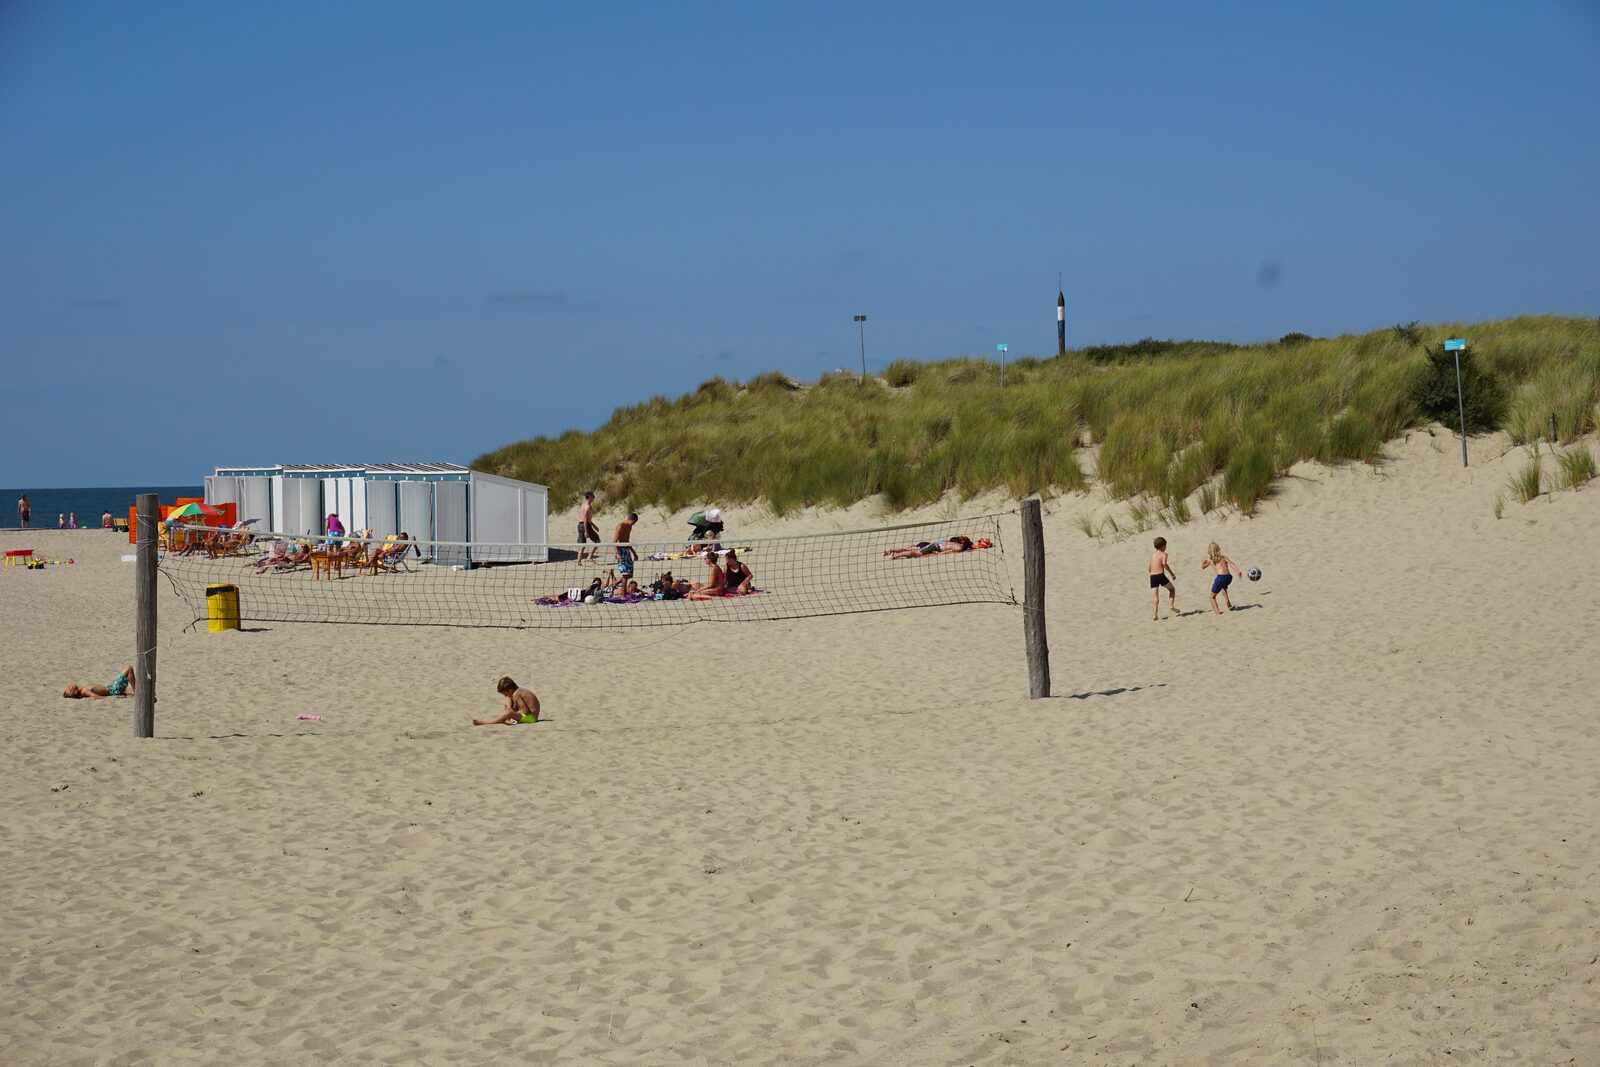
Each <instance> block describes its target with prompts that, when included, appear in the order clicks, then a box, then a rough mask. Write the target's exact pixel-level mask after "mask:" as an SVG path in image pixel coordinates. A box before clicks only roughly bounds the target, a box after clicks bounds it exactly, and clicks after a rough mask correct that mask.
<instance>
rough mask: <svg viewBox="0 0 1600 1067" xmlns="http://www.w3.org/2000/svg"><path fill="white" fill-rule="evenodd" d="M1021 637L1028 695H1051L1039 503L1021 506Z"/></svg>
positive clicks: (1025, 502)
mask: <svg viewBox="0 0 1600 1067" xmlns="http://www.w3.org/2000/svg"><path fill="white" fill-rule="evenodd" d="M1022 637H1023V640H1024V641H1025V642H1026V643H1027V645H1028V695H1029V696H1030V697H1034V698H1038V697H1047V696H1049V695H1050V643H1049V641H1048V640H1046V638H1045V632H1044V522H1043V520H1042V519H1041V518H1040V517H1039V502H1038V501H1037V500H1024V501H1023V502H1022Z"/></svg>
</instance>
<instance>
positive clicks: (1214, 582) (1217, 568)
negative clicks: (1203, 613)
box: [1200, 541, 1239, 615]
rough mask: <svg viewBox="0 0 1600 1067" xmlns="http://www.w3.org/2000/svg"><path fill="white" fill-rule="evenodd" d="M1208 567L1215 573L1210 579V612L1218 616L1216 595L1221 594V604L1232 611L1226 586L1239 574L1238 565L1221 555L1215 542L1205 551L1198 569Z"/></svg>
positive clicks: (1231, 603)
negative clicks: (1204, 556)
mask: <svg viewBox="0 0 1600 1067" xmlns="http://www.w3.org/2000/svg"><path fill="white" fill-rule="evenodd" d="M1207 567H1210V568H1211V569H1212V570H1213V571H1214V572H1216V577H1215V578H1213V579H1211V610H1212V611H1214V612H1216V613H1217V614H1218V615H1221V614H1222V609H1221V608H1218V607H1217V594H1218V593H1221V594H1222V602H1223V603H1224V604H1226V605H1228V610H1229V611H1232V610H1233V601H1232V600H1229V599H1228V586H1230V585H1232V584H1233V576H1234V575H1236V574H1238V573H1239V566H1238V564H1236V563H1234V562H1233V560H1231V559H1229V558H1228V557H1227V556H1224V555H1223V554H1222V549H1221V548H1219V547H1217V543H1216V542H1215V541H1213V542H1211V547H1210V548H1208V549H1207V550H1206V558H1205V559H1203V560H1201V561H1200V569H1201V570H1205V569H1206V568H1207Z"/></svg>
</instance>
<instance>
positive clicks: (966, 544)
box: [883, 534, 972, 559]
mask: <svg viewBox="0 0 1600 1067" xmlns="http://www.w3.org/2000/svg"><path fill="white" fill-rule="evenodd" d="M971 551H972V538H970V537H967V536H966V535H965V534H956V535H955V536H954V537H951V538H949V539H947V540H944V541H918V542H917V543H916V544H914V545H907V546H906V547H905V548H886V549H884V550H883V554H884V555H885V556H888V557H889V558H890V559H916V558H917V557H918V556H943V555H948V554H950V553H953V552H971Z"/></svg>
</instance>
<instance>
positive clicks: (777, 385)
mask: <svg viewBox="0 0 1600 1067" xmlns="http://www.w3.org/2000/svg"><path fill="white" fill-rule="evenodd" d="M1453 336H1466V337H1468V338H1469V342H1470V344H1471V346H1472V347H1471V349H1470V356H1469V358H1468V359H1467V360H1465V361H1463V364H1462V372H1463V378H1464V379H1465V380H1466V386H1467V395H1468V406H1467V410H1468V427H1469V430H1472V431H1473V432H1478V431H1483V430H1489V429H1497V428H1500V429H1505V430H1507V431H1508V432H1509V433H1510V434H1511V435H1512V437H1513V438H1514V439H1516V440H1518V441H1536V440H1539V439H1541V438H1542V437H1543V436H1545V435H1546V434H1547V433H1548V425H1549V418H1550V415H1551V414H1552V413H1554V414H1555V416H1556V421H1557V427H1558V434H1559V436H1560V437H1561V439H1562V440H1563V441H1564V442H1570V441H1572V440H1573V439H1575V438H1577V437H1579V436H1581V435H1583V434H1586V433H1590V432H1592V431H1593V430H1594V429H1595V426H1596V405H1597V403H1600V324H1597V323H1596V322H1595V320H1593V319H1572V318H1560V317H1555V316H1535V317H1524V318H1518V319H1508V320H1502V321H1498V322H1486V323H1479V324H1476V325H1472V326H1464V325H1462V324H1446V325H1443V326H1422V325H1419V324H1417V323H1410V324H1406V325H1403V326H1397V327H1394V328H1393V329H1383V330H1377V331H1374V332H1372V333H1368V334H1363V335H1350V336H1344V337H1337V338H1312V337H1309V336H1307V335H1304V334H1289V335H1285V336H1284V337H1283V338H1281V339H1280V340H1279V341H1278V342H1275V343H1270V344H1262V345H1246V346H1240V345H1231V344H1221V343H1214V342H1205V341H1154V340H1150V339H1146V340H1144V341H1139V342H1135V343H1133V344H1130V345H1102V346H1097V347H1095V348H1090V349H1085V350H1083V351H1080V352H1069V353H1068V354H1067V355H1066V356H1064V357H1058V358H1049V359H1023V360H1018V361H1015V362H1013V363H1012V364H1010V365H1008V367H1007V378H1006V385H1005V387H1004V388H1002V387H1001V386H1000V384H999V367H998V366H997V365H996V364H994V363H992V362H988V361H985V360H977V359H952V360H945V361H942V362H930V363H918V362H913V361H910V360H897V361H896V362H895V363H893V364H891V365H890V366H889V368H888V369H887V370H886V371H885V373H884V376H883V377H882V378H881V379H880V378H874V379H869V380H867V381H866V382H864V383H863V382H861V381H859V380H858V378H857V377H856V376H855V375H851V374H845V373H835V374H829V375H825V376H824V377H823V378H821V379H820V380H818V381H816V382H814V383H812V384H810V385H809V386H807V385H803V384H801V383H799V382H796V381H794V380H792V379H790V378H788V377H787V376H785V375H784V374H782V373H781V372H778V371H770V372H768V373H766V374H762V375H759V376H757V377H754V378H752V379H750V380H749V381H747V382H744V383H742V384H741V383H738V382H729V381H726V380H724V379H722V378H712V379H710V380H708V381H706V382H704V383H702V384H701V385H700V386H699V387H697V388H696V389H695V390H694V391H693V392H690V393H687V394H685V395H684V396H681V397H679V398H677V399H676V400H673V399H669V398H667V397H660V396H658V397H654V398H652V399H650V400H648V401H646V402H644V403H642V404H636V405H632V406H629V407H625V408H618V409H617V410H616V411H615V412H614V413H613V414H612V416H611V418H610V419H609V420H608V421H607V422H606V423H605V425H603V426H601V427H600V428H599V429H598V430H596V431H594V432H593V433H579V432H576V431H568V432H566V433H563V434H560V435H559V436H556V437H538V438H534V439H531V440H527V441H520V442H517V443H516V444H511V445H507V446H506V447H504V448H501V449H498V450H496V451H494V452H491V453H488V454H487V455H484V456H481V457H479V458H478V459H477V460H476V461H475V462H474V464H473V465H474V466H475V467H477V468H478V469H480V470H486V471H490V472H493V473H500V474H508V475H511V476H513V477H518V478H525V479H527V480H530V481H535V482H542V483H544V484H546V485H549V486H550V487H551V491H552V494H553V498H554V499H555V500H556V501H557V502H561V501H569V500H575V499H577V497H578V496H579V495H581V493H582V491H583V490H584V489H587V488H594V489H598V490H600V491H601V492H602V494H603V495H604V496H606V497H607V498H608V499H610V500H612V501H617V502H625V503H627V504H629V505H632V506H645V505H657V506H661V507H666V508H671V509H674V510H676V509H681V508H684V507H688V506H690V505H692V504H700V503H705V502H707V501H715V502H718V503H722V504H744V503H750V502H754V501H758V500H762V501H766V502H767V503H768V504H769V505H770V506H771V507H772V508H773V509H774V510H775V511H777V512H779V513H782V512H787V511H791V510H794V509H796V508H802V507H809V506H814V505H825V506H845V505H848V504H852V503H854V502H856V501H858V500H861V499H862V498H864V497H868V496H873V495H881V497H882V498H883V500H884V501H885V503H886V504H887V505H888V506H890V507H891V508H909V507H916V506H919V505H923V504H928V503H931V502H933V501H936V500H938V499H939V498H941V497H942V496H944V495H945V494H947V493H951V492H954V493H956V494H958V495H960V496H961V497H963V498H967V497H972V496H975V495H977V494H979V493H983V492H987V491H991V490H999V491H1003V492H1005V493H1007V494H1010V495H1012V496H1018V497H1020V496H1025V495H1027V494H1030V493H1054V492H1079V491H1083V490H1085V489H1087V488H1088V483H1087V480H1086V479H1085V477H1084V475H1083V467H1082V463H1081V461H1080V458H1079V455H1078V450H1079V447H1080V444H1082V443H1092V444H1095V445H1098V446H1099V454H1098V458H1097V460H1096V462H1095V464H1094V467H1095V472H1096V475H1097V479H1098V481H1099V483H1100V484H1101V485H1102V486H1103V487H1104V488H1105V489H1106V490H1107V491H1109V492H1110V493H1111V495H1112V496H1113V497H1115V498H1118V499H1136V498H1137V499H1143V500H1146V501H1147V502H1148V503H1147V504H1146V505H1145V506H1146V507H1156V506H1159V507H1161V508H1163V509H1165V510H1166V513H1167V514H1168V515H1169V516H1180V515H1181V516H1187V515H1188V514H1190V513H1191V508H1190V498H1191V497H1193V496H1194V494H1196V493H1198V494H1200V495H1199V498H1198V501H1197V503H1196V506H1197V508H1198V510H1199V511H1200V512H1201V513H1207V512H1210V511H1213V510H1215V509H1216V507H1217V506H1219V505H1220V504H1223V503H1226V504H1229V505H1232V506H1233V507H1235V508H1237V509H1238V510H1240V511H1241V512H1245V513H1250V512H1252V511H1253V510H1254V509H1255V508H1256V507H1257V506H1258V505H1259V504H1260V502H1261V501H1262V500H1263V499H1265V498H1266V496H1267V495H1268V494H1269V493H1270V492H1271V489H1272V484H1273V482H1274V480H1275V479H1276V478H1277V477H1278V476H1279V475H1280V474H1281V473H1282V472H1283V471H1285V470H1287V469H1288V468H1289V467H1291V466H1292V465H1293V464H1295V463H1298V462H1303V461H1317V462H1322V463H1343V462H1365V463H1372V462H1376V461H1377V460H1378V458H1379V455H1380V453H1381V450H1382V447H1383V444H1384V442H1385V441H1387V440H1390V439H1392V438H1394V437H1395V436H1397V435H1398V434H1400V433H1401V432H1402V431H1404V430H1405V429H1406V428H1408V427H1411V426H1416V425H1422V424H1426V423H1428V422H1431V421H1439V422H1443V423H1444V424H1445V425H1446V426H1449V427H1451V428H1453V427H1454V426H1455V424H1456V420H1457V413H1456V410H1457V409H1456V392H1455V365H1454V356H1453V354H1451V357H1450V358H1449V359H1448V360H1446V359H1445V358H1444V355H1445V354H1444V352H1443V348H1442V343H1441V342H1442V341H1443V339H1444V338H1446V337H1453ZM1219 476H1220V480H1219Z"/></svg>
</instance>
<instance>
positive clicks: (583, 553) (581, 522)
mask: <svg viewBox="0 0 1600 1067" xmlns="http://www.w3.org/2000/svg"><path fill="white" fill-rule="evenodd" d="M591 541H592V542H594V545H595V547H594V548H584V547H583V546H584V545H586V544H588V543H590V542H591ZM599 545H600V528H599V527H598V526H596V525H595V524H594V490H593V489H591V490H589V491H588V492H587V493H584V494H583V503H582V504H579V505H578V559H577V562H579V563H582V562H584V561H585V560H591V559H594V558H595V557H596V555H597V553H599V551H600V548H599Z"/></svg>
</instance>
